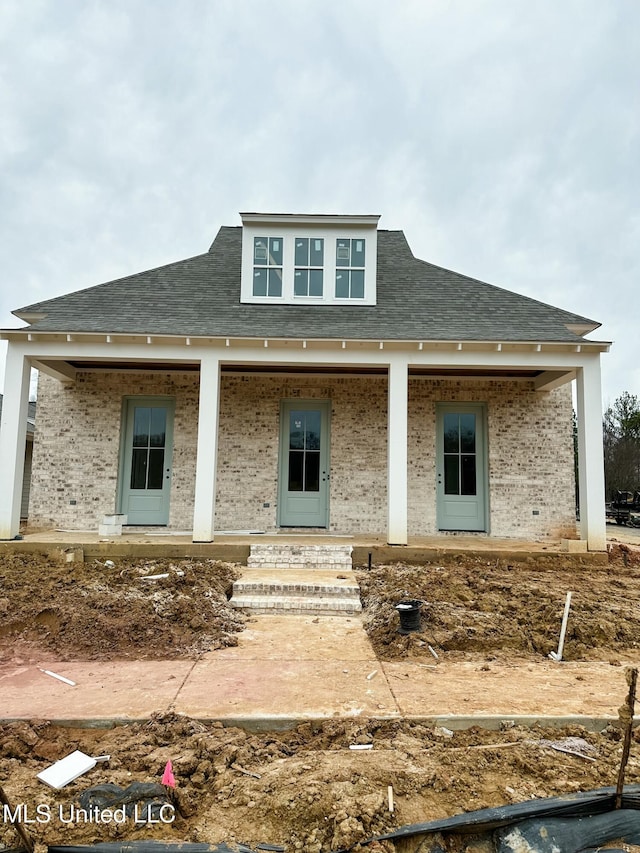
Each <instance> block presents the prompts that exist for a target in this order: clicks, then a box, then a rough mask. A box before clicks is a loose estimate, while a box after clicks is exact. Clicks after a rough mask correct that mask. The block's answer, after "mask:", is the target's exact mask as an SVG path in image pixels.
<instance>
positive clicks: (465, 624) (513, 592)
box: [358, 545, 640, 660]
mask: <svg viewBox="0 0 640 853" xmlns="http://www.w3.org/2000/svg"><path fill="white" fill-rule="evenodd" d="M358 582H359V584H360V589H361V595H362V600H363V604H364V608H365V617H364V618H365V626H366V629H367V632H368V634H369V637H370V639H371V641H372V643H373V646H374V648H375V650H376V653H377V655H378V656H379V657H380V659H382V660H398V659H402V658H407V657H411V658H413V657H426V658H429V657H430V656H431V652H430V650H429V646H431V647H432V648H433V649H434V650H435V651H436V653H437V654H443V653H444V654H448V655H450V656H455V655H456V654H457V653H460V654H462V653H468V652H482V653H486V654H488V655H497V656H502V655H504V654H509V655H516V656H523V655H524V656H526V655H530V654H536V655H543V656H546V655H548V653H549V652H550V651H552V650H554V649H556V647H557V644H558V635H559V630H560V624H561V620H562V614H563V610H564V604H565V597H566V594H567V592H568V591H569V590H571V591H572V592H573V597H572V602H571V612H570V618H569V622H568V629H567V635H566V640H565V647H564V658H565V659H566V660H595V659H600V660H607V659H608V658H609V657H610V656H611V655H615V654H623V653H625V654H626V653H631V654H632V653H636V652H637V650H638V646H639V643H640V550H638V549H634V548H628V547H627V546H623V545H619V546H614V548H613V549H612V552H611V555H610V563H609V564H608V565H584V566H581V567H577V566H576V564H575V562H570V561H567V562H566V563H564V562H563V561H562V559H558V558H557V557H553V558H552V557H549V558H538V559H533V558H530V559H527V560H526V561H524V562H519V563H516V562H505V561H503V560H493V561H487V560H486V559H484V560H483V559H480V558H477V557H473V556H469V557H464V558H462V557H457V558H456V559H455V560H449V561H447V562H444V561H443V562H441V563H439V564H433V563H431V564H427V565H424V566H408V565H404V564H401V563H399V564H395V565H390V566H378V567H374V568H372V569H371V570H369V571H368V570H361V571H359V572H358ZM403 599H418V600H421V601H424V602H425V603H424V605H423V607H422V609H421V617H422V618H421V624H422V631H420V632H419V633H412V634H409V635H407V636H402V635H400V634H399V633H398V626H399V620H398V614H397V613H396V611H395V605H396V604H397V603H398V602H400V601H402V600H403Z"/></svg>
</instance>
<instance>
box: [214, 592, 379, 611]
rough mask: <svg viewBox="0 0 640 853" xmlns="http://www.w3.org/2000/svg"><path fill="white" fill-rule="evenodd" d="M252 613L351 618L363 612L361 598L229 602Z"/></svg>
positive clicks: (270, 598) (242, 599)
mask: <svg viewBox="0 0 640 853" xmlns="http://www.w3.org/2000/svg"><path fill="white" fill-rule="evenodd" d="M229 603H230V604H231V605H232V606H233V607H237V608H238V609H242V610H248V611H250V612H251V613H289V614H294V615H300V614H306V613H313V614H317V615H324V616H351V615H352V614H354V613H361V612H362V605H361V603H360V598H359V597H348V598H344V597H343V598H338V597H329V598H325V597H321V596H319V595H314V596H304V595H246V596H245V595H238V596H236V595H235V594H234V596H233V598H232V599H231V601H230V602H229Z"/></svg>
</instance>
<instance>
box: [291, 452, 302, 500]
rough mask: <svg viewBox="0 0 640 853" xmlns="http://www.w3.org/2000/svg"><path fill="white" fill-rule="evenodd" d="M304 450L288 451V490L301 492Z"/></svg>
mask: <svg viewBox="0 0 640 853" xmlns="http://www.w3.org/2000/svg"><path fill="white" fill-rule="evenodd" d="M303 467H304V451H301V450H290V451H289V491H290V492H301V491H302V485H303Z"/></svg>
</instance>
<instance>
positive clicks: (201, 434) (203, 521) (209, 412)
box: [193, 354, 220, 542]
mask: <svg viewBox="0 0 640 853" xmlns="http://www.w3.org/2000/svg"><path fill="white" fill-rule="evenodd" d="M219 405H220V360H219V359H218V357H217V356H216V355H213V354H212V355H209V354H206V355H204V356H203V358H202V361H201V362H200V405H199V409H198V451H197V453H198V456H197V459H196V489H195V501H194V507H193V541H194V542H212V541H213V527H214V515H215V511H216V458H217V455H218V409H219Z"/></svg>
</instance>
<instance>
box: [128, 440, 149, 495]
mask: <svg viewBox="0 0 640 853" xmlns="http://www.w3.org/2000/svg"><path fill="white" fill-rule="evenodd" d="M146 485H147V448H146V447H139V448H134V449H133V450H132V451H131V488H132V489H144V488H146Z"/></svg>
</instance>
